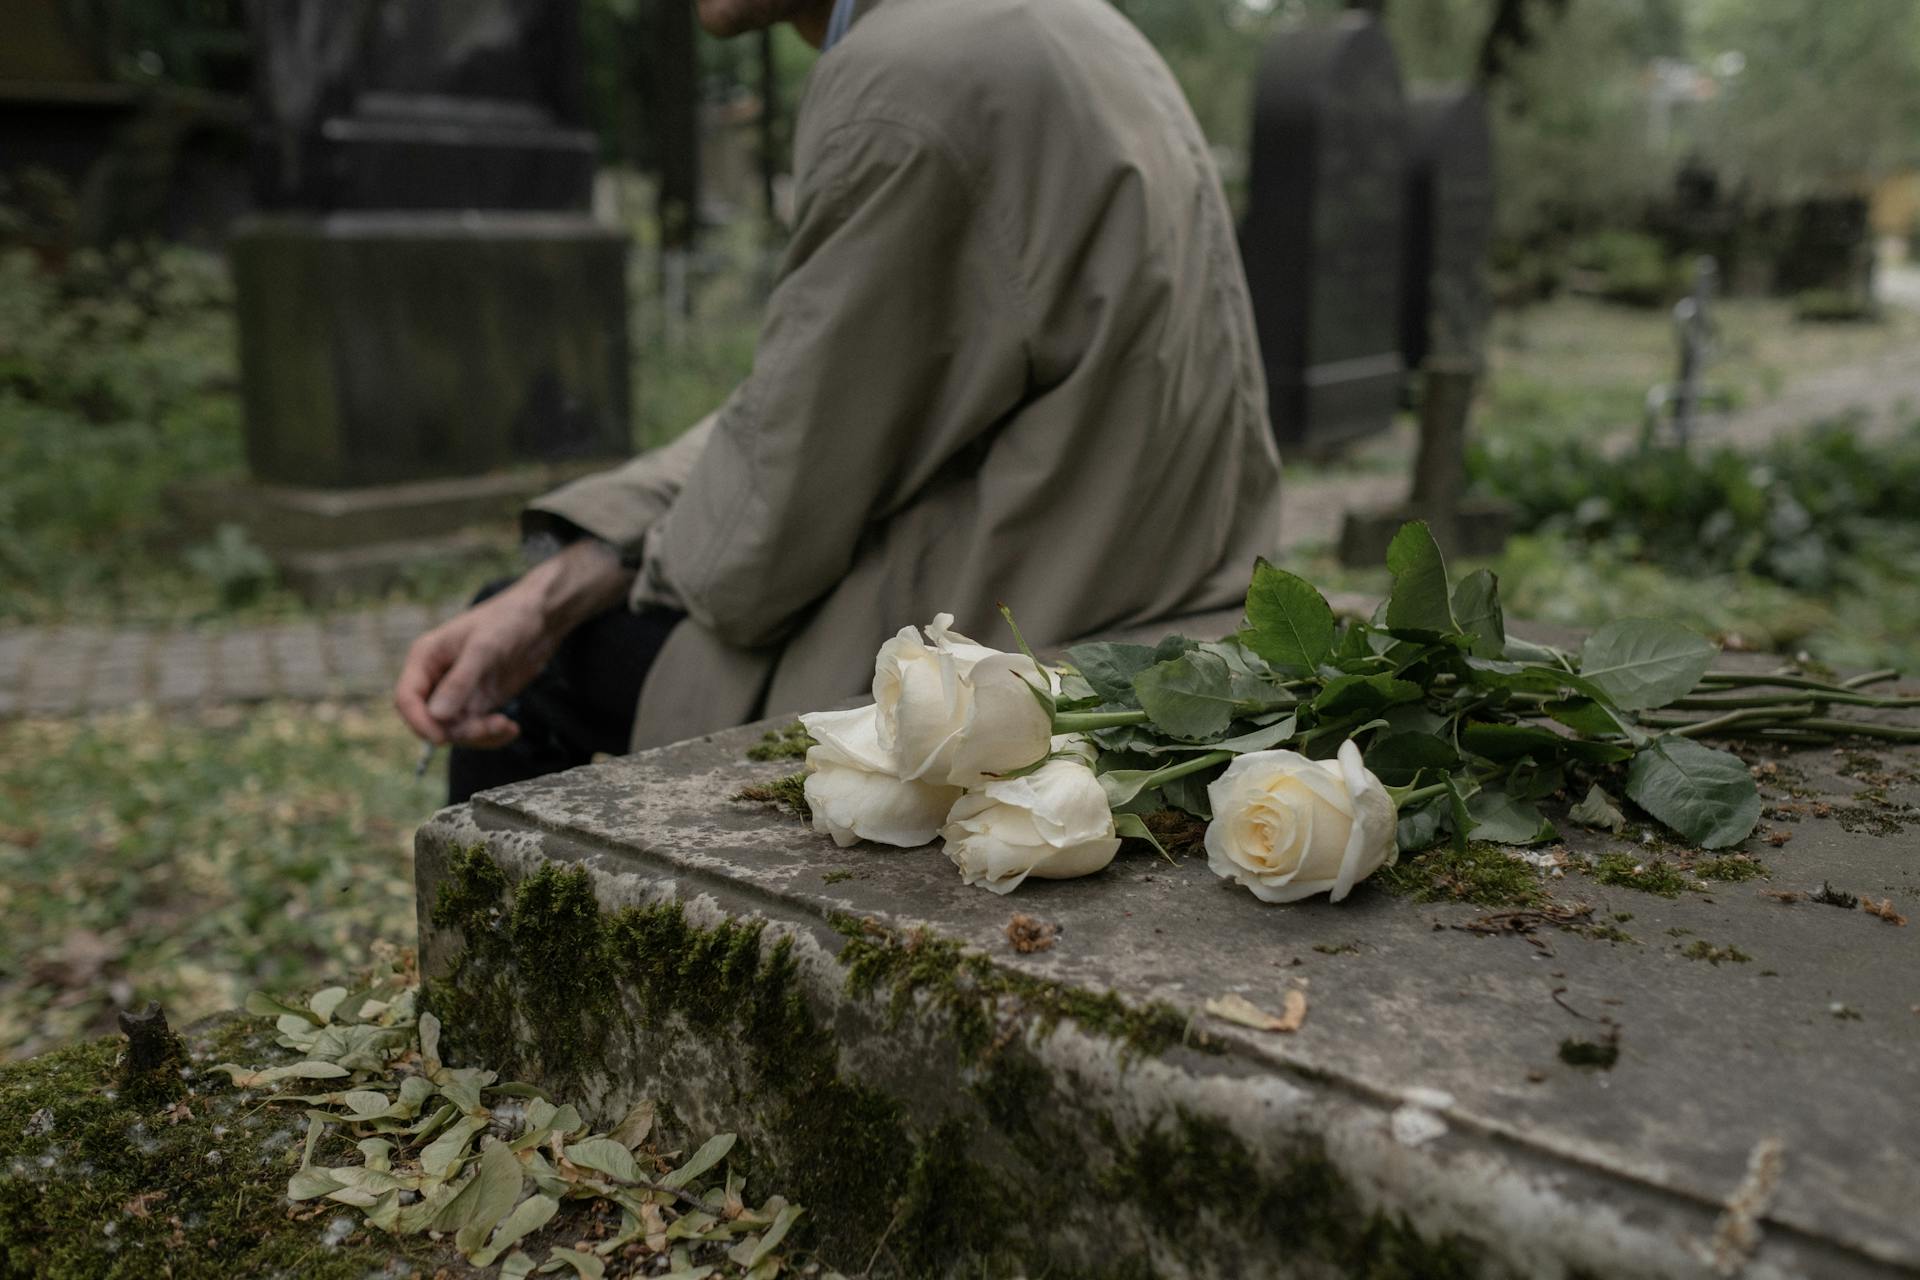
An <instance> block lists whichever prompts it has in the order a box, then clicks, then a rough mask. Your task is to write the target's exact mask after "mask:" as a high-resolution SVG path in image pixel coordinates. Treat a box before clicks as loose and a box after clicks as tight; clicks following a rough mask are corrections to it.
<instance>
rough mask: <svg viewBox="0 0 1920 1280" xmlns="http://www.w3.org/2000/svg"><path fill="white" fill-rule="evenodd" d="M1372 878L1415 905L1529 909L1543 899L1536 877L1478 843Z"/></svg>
mask: <svg viewBox="0 0 1920 1280" xmlns="http://www.w3.org/2000/svg"><path fill="white" fill-rule="evenodd" d="M1374 879H1375V880H1376V881H1377V882H1378V883H1379V884H1380V885H1381V887H1383V888H1385V889H1387V890H1389V891H1390V892H1394V893H1402V894H1406V895H1407V896H1409V897H1411V898H1413V900H1414V901H1416V902H1472V903H1477V904H1479V905H1480V906H1483V907H1531V906H1537V905H1539V904H1540V903H1542V902H1545V901H1547V900H1548V894H1547V891H1546V890H1545V889H1544V888H1543V887H1541V884H1540V877H1539V875H1538V874H1536V873H1535V871H1534V869H1533V868H1532V867H1531V866H1529V865H1528V864H1527V863H1526V862H1524V861H1522V860H1521V859H1519V858H1516V857H1514V856H1513V854H1512V853H1510V852H1508V851H1507V850H1506V849H1505V848H1504V847H1502V846H1500V845H1497V844H1490V843H1488V842H1486V841H1483V840H1475V841H1472V842H1471V843H1469V844H1468V845H1467V847H1466V850H1465V851H1464V852H1462V851H1459V850H1456V849H1454V848H1452V847H1451V846H1444V845H1443V846H1441V847H1439V848H1436V849H1432V850H1430V851H1428V852H1426V853H1423V854H1421V855H1419V856H1418V857H1414V858H1406V859H1403V860H1401V861H1400V862H1398V863H1395V864H1394V865H1393V866H1391V867H1382V868H1381V869H1380V870H1379V871H1378V872H1376V873H1375V875H1374Z"/></svg>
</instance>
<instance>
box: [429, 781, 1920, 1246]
mask: <svg viewBox="0 0 1920 1280" xmlns="http://www.w3.org/2000/svg"><path fill="white" fill-rule="evenodd" d="M482 804H483V805H484V801H483V802H482ZM485 821H486V826H485V827H482V826H481V825H480V824H479V823H477V822H476V821H475V818H474V814H473V812H472V811H471V810H470V809H467V808H458V809H451V810H447V811H444V812H443V813H442V814H440V815H438V816H437V817H436V818H435V819H434V821H433V822H432V823H430V824H429V825H428V826H427V827H425V828H423V829H422V831H421V833H420V837H419V846H420V857H419V859H418V864H417V865H418V867H419V875H420V882H419V888H420V911H421V943H422V967H423V973H424V974H425V975H426V976H428V977H429V978H431V977H434V976H438V975H441V974H444V973H445V972H446V971H447V970H448V968H449V967H450V965H451V964H452V962H453V959H454V951H453V950H452V949H451V948H455V947H457V945H458V944H457V942H456V941H455V940H453V939H451V938H449V937H447V936H446V935H445V933H444V932H442V931H438V930H436V929H435V928H434V927H433V926H432V924H431V921H430V919H429V914H430V911H431V904H432V902H433V900H434V896H435V894H436V892H437V889H438V878H439V876H440V874H441V872H442V870H443V868H444V863H445V858H446V857H447V856H448V855H449V854H450V853H451V852H452V851H455V850H460V849H464V848H470V847H474V846H485V848H486V849H487V851H488V853H489V855H490V857H491V858H492V859H493V861H494V862H495V863H497V864H498V865H499V866H500V867H501V868H502V869H503V870H504V871H505V872H506V873H507V877H508V879H509V880H511V881H514V882H518V881H520V880H522V879H524V878H525V877H527V876H529V875H532V874H533V873H534V872H535V871H537V870H538V869H539V868H540V867H542V866H547V865H553V864H561V865H565V864H577V865H579V866H581V867H584V868H585V869H586V871H587V873H588V875H589V877H590V879H591V883H592V887H593V893H594V897H595V900H596V901H597V903H598V905H599V907H600V909H601V910H602V911H617V910H620V909H622V908H625V907H630V906H639V905H645V904H649V903H657V902H660V901H662V900H666V899H674V900H678V901H679V902H681V903H682V904H683V905H684V906H685V907H686V908H687V911H688V914H689V917H690V918H691V919H693V920H694V921H695V922H696V923H699V924H701V925H703V926H705V927H711V926H713V925H717V924H719V923H721V922H722V921H725V920H729V919H731V920H742V919H755V920H762V921H766V922H768V925H769V937H773V936H780V937H788V938H791V939H793V942H794V955H795V957H796V959H797V961H798V967H799V970H800V972H801V974H802V975H803V976H804V980H805V985H806V987H807V996H808V999H809V1001H810V1002H811V1003H812V1004H814V1006H815V1007H816V1008H817V1009H820V1010H822V1011H824V1016H823V1018H822V1021H823V1022H824V1023H826V1024H827V1025H830V1026H834V1027H835V1029H836V1030H842V1029H843V1024H844V1022H845V1021H846V1015H847V1014H848V1012H849V1010H850V1008H851V1007H852V1006H854V1005H859V1004H865V1005H869V1006H874V1007H873V1008H869V1009H867V1010H865V1011H864V1014H865V1016H864V1020H865V1021H866V1022H867V1023H869V1024H870V1026H872V1027H876V1028H877V1027H878V1026H880V1025H881V1024H882V1023H883V1021H884V1018H883V1014H882V1011H881V1010H880V1009H879V1008H878V1006H880V1005H883V1004H884V1003H885V1001H884V999H883V998H882V997H880V996H874V997H866V998H864V999H863V998H858V997H853V996H850V995H849V994H848V991H847V976H848V973H847V969H846V967H845V966H844V965H843V964H842V963H841V960H840V958H839V956H840V952H841V950H842V949H843V947H844V945H845V940H844V939H843V938H842V937H841V936H840V935H839V934H838V933H837V932H835V930H834V929H833V928H832V925H831V923H830V922H829V921H828V920H827V919H825V918H824V917H823V916H822V915H821V914H820V913H819V911H818V910H817V909H816V908H810V907H808V906H805V905H803V904H799V903H795V902H791V901H788V900H786V899H783V898H781V897H780V896H779V895H777V894H773V893H768V892H766V891H764V890H759V891H756V890H754V889H752V888H749V887H746V886H743V885H742V884H740V883H739V882H735V881H730V880H728V879H726V878H724V877H722V876H719V875H715V874H710V873H703V872H701V871H700V870H699V869H697V868H690V867H688V866H686V865H684V864H682V863H678V862H675V861H672V860H670V859H668V858H666V857H656V856H649V854H648V853H647V852H646V851H645V850H634V849H628V848H625V847H621V848H618V849H615V848H612V847H609V846H606V845H603V844H601V843H600V842H597V841H593V840H591V839H588V838H583V837H581V836H579V835H578V834H576V833H569V832H560V831H553V830H537V829H532V828H530V827H528V826H527V824H526V822H525V820H524V819H523V818H518V817H517V815H514V814H513V813H512V812H511V811H508V810H501V809H490V811H488V812H487V813H486V814H485ZM885 923H886V924H888V925H889V926H890V927H894V928H911V927H912V926H913V925H914V924H915V923H916V922H914V921H908V920H888V921H886V922H885ZM854 1012H855V1013H856V1014H858V1013H859V1012H860V1011H858V1010H854ZM913 1016H914V1019H915V1020H916V1021H919V1022H922V1023H931V1022H934V1021H937V1020H938V1017H939V1014H938V1013H937V1011H935V1010H932V1009H930V1008H929V1006H928V1002H927V1001H925V1000H924V999H916V1002H915V1005H914V1009H913ZM856 1020H858V1019H856ZM889 1038H891V1039H893V1040H894V1041H895V1042H896V1043H897V1041H898V1037H886V1036H881V1037H879V1039H881V1040H886V1039H889ZM939 1038H940V1034H939V1029H938V1028H936V1027H932V1026H930V1025H928V1026H923V1027H922V1028H921V1029H920V1036H919V1042H920V1044H921V1047H922V1049H926V1048H928V1047H930V1046H931V1044H932V1042H933V1041H935V1040H937V1039H939ZM840 1040H841V1043H840V1046H839V1050H838V1051H839V1053H840V1055H841V1058H842V1061H843V1069H845V1070H847V1071H849V1072H851V1073H852V1074H854V1075H855V1076H859V1077H862V1078H872V1079H875V1080H879V1079H882V1078H885V1077H886V1076H888V1075H896V1076H897V1075H899V1074H901V1069H902V1068H901V1064H900V1063H898V1062H895V1063H892V1064H886V1063H882V1062H878V1061H865V1060H863V1059H866V1058H868V1057H870V1056H871V1055H870V1054H869V1052H868V1050H869V1048H870V1046H869V1045H868V1044H866V1043H864V1042H861V1041H860V1040H859V1038H858V1037H851V1038H850V1037H847V1036H845V1035H842V1036H841V1037H840ZM1023 1043H1024V1045H1025V1047H1026V1048H1027V1049H1028V1050H1030V1051H1031V1052H1032V1053H1033V1054H1034V1055H1035V1056H1036V1057H1037V1058H1038V1059H1039V1061H1040V1062H1041V1063H1042V1065H1043V1066H1044V1068H1045V1069H1046V1070H1047V1071H1048V1072H1050V1073H1053V1074H1054V1075H1056V1076H1059V1077H1061V1078H1068V1079H1072V1080H1073V1081H1074V1082H1075V1086H1076V1088H1078V1089H1080V1090H1082V1091H1083V1092H1085V1093H1087V1095H1088V1097H1089V1098H1090V1100H1092V1101H1093V1102H1094V1103H1095V1104H1096V1105H1098V1106H1099V1107H1100V1108H1102V1109H1103V1110H1104V1112H1105V1113H1106V1114H1107V1115H1109V1116H1111V1117H1113V1119H1114V1120H1115V1122H1116V1123H1117V1124H1118V1125H1119V1127H1120V1132H1122V1133H1125V1134H1129V1135H1130V1136H1133V1137H1137V1136H1138V1135H1140V1134H1141V1133H1144V1132H1147V1131H1149V1130H1152V1129H1154V1128H1155V1127H1156V1126H1158V1125H1160V1124H1163V1123H1171V1122H1178V1121H1179V1120H1180V1119H1181V1118H1184V1117H1204V1118H1206V1119H1208V1120H1210V1121H1213V1122H1215V1123H1217V1124H1219V1125H1222V1126H1224V1127H1225V1128H1226V1129H1227V1130H1228V1131H1230V1132H1232V1133H1233V1134H1235V1135H1237V1136H1238V1137H1239V1138H1240V1139H1241V1140H1242V1141H1243V1142H1244V1143H1245V1144H1246V1146H1247V1147H1248V1148H1249V1149H1250V1150H1252V1151H1254V1152H1256V1153H1260V1154H1261V1155H1263V1156H1265V1155H1268V1154H1270V1153H1272V1152H1277V1151H1286V1150H1289V1149H1291V1148H1293V1147H1297V1145H1298V1143H1299V1141H1300V1139H1301V1137H1302V1136H1303V1135H1305V1136H1308V1137H1311V1138H1313V1139H1315V1140H1317V1141H1318V1142H1320V1143H1322V1144H1323V1145H1324V1148H1325V1151H1326V1153H1327V1155H1328V1157H1329V1158H1330V1159H1331V1161H1332V1163H1333V1164H1334V1166H1335V1167H1336V1168H1337V1169H1338V1171H1339V1172H1340V1174H1341V1175H1342V1176H1343V1177H1344V1178H1345V1179H1346V1181H1347V1182H1348V1183H1349V1184H1350V1185H1351V1186H1352V1188H1353V1189H1354V1191H1355V1193H1356V1194H1357V1196H1358V1198H1359V1200H1360V1202H1361V1204H1362V1205H1363V1206H1364V1207H1365V1208H1366V1209H1367V1210H1368V1211H1370V1212H1372V1211H1378V1212H1383V1213H1387V1214H1390V1215H1395V1216H1397V1217H1398V1218H1399V1219H1400V1220H1401V1221H1403V1222H1404V1223H1405V1224H1406V1225H1407V1226H1408V1227H1409V1228H1411V1230H1412V1231H1413V1232H1415V1233H1417V1234H1418V1236H1419V1237H1420V1238H1422V1239H1423V1240H1427V1241H1446V1240H1458V1241H1464V1242H1469V1243H1470V1244H1471V1245H1472V1246H1473V1250H1474V1254H1475V1256H1476V1259H1477V1265H1476V1268H1475V1269H1476V1270H1477V1271H1478V1272H1480V1273H1483V1274H1501V1273H1512V1274H1519V1275H1528V1276H1533V1275H1540V1276H1552V1275H1621V1276H1626V1275H1632V1276H1706V1275H1710V1274H1712V1270H1711V1268H1710V1266H1709V1265H1708V1262H1707V1260H1706V1254H1705V1248H1706V1245H1707V1242H1708V1241H1710V1240H1711V1238H1712V1235H1713V1232H1714V1229H1715V1225H1716V1222H1717V1220H1718V1219H1719V1216H1720V1210H1721V1206H1719V1205H1715V1204H1709V1203H1701V1202H1697V1201H1689V1200H1685V1199H1682V1198H1679V1197H1676V1196H1674V1195H1673V1194H1672V1193H1671V1192H1668V1191H1665V1190H1662V1189H1658V1188H1654V1187H1651V1186H1648V1185H1646V1184H1644V1183H1641V1182H1639V1181H1637V1180H1635V1179H1633V1178H1631V1177H1630V1176H1625V1175H1623V1174H1621V1173H1620V1172H1619V1171H1617V1170H1611V1169H1605V1168H1597V1167H1593V1166H1591V1165H1587V1164H1584V1163H1582V1162H1580V1161H1579V1160H1578V1159H1577V1157H1573V1158H1569V1157H1568V1156H1567V1155H1566V1154H1565V1153H1560V1152H1551V1151H1544V1150H1542V1149H1540V1148H1539V1147H1538V1146H1537V1145H1535V1144H1531V1143H1528V1142H1526V1141H1524V1140H1522V1139H1519V1138H1517V1137H1516V1136H1515V1135H1513V1134H1510V1133H1504V1132H1499V1131H1487V1130H1478V1129H1475V1128H1472V1127H1469V1126H1465V1125H1460V1124H1457V1123H1456V1124H1453V1125H1451V1126H1450V1131H1449V1132H1448V1133H1446V1134H1445V1135H1443V1136H1442V1137H1440V1138H1438V1139H1436V1140H1434V1141H1432V1142H1431V1143H1428V1144H1425V1145H1420V1146H1408V1145H1404V1144H1402V1143H1401V1142H1399V1141H1397V1140H1396V1139H1395V1138H1394V1137H1393V1136H1392V1125H1391V1114H1392V1112H1393V1110H1394V1109H1395V1107H1396V1106H1397V1105H1398V1104H1399V1102H1400V1100H1399V1099H1394V1098H1383V1097H1381V1096H1379V1095H1378V1094H1377V1093H1376V1092H1375V1091H1372V1090H1368V1089H1365V1088H1364V1087H1360V1086H1356V1085H1354V1084H1352V1083H1351V1082H1346V1081H1342V1080H1339V1079H1335V1078H1331V1077H1320V1078H1308V1077H1307V1076H1305V1075H1303V1074H1300V1073H1293V1072H1288V1073H1285V1074H1282V1073H1280V1072H1277V1071H1276V1070H1275V1068H1274V1066H1273V1064H1272V1062H1271V1061H1269V1060H1261V1059H1258V1058H1257V1057H1256V1056H1255V1055H1253V1054H1251V1053H1246V1052H1236V1050H1235V1046H1234V1044H1233V1042H1232V1038H1231V1037H1229V1038H1227V1045H1226V1050H1227V1051H1226V1052H1225V1053H1223V1054H1220V1055H1209V1054H1202V1053H1199V1052H1195V1051H1193V1050H1189V1049H1181V1048H1176V1049H1173V1050H1171V1051H1168V1052H1166V1053H1165V1054H1162V1055H1160V1056H1157V1057H1145V1058H1143V1057H1136V1056H1130V1055H1129V1054H1127V1053H1126V1052H1125V1050H1124V1048H1123V1047H1122V1046H1121V1045H1119V1044H1117V1043H1116V1042H1115V1041H1114V1040H1112V1039H1109V1038H1106V1037H1102V1036H1096V1035H1089V1034H1086V1033H1085V1032H1084V1031H1083V1030H1082V1029H1081V1028H1080V1027H1078V1026H1076V1025H1075V1024H1073V1023H1071V1022H1067V1023H1063V1024H1062V1025H1061V1026H1060V1027H1059V1028H1058V1029H1057V1030H1055V1031H1054V1032H1052V1033H1051V1034H1050V1035H1045V1036H1038V1035H1035V1034H1033V1033H1032V1029H1031V1028H1030V1027H1029V1028H1028V1029H1027V1031H1026V1034H1025V1037H1024V1041H1023ZM950 1061H952V1059H951V1057H948V1058H932V1057H927V1056H924V1055H923V1056H922V1059H921V1062H920V1065H921V1067H922V1068H923V1070H922V1071H921V1073H920V1075H921V1078H920V1079H919V1080H918V1081H913V1082H911V1083H910V1084H908V1085H907V1086H906V1087H904V1088H903V1089H902V1090H901V1092H900V1097H901V1098H902V1100H903V1101H905V1102H907V1103H909V1104H914V1103H916V1102H924V1101H925V1100H926V1089H925V1085H926V1083H927V1081H926V1079H925V1075H924V1068H925V1066H926V1064H927V1063H928V1062H935V1063H942V1062H950ZM955 1070H956V1071H957V1070H958V1068H957V1067H956V1068H955ZM908 1074H909V1075H911V1074H912V1073H911V1071H909V1072H908ZM636 1083H644V1082H635V1081H628V1080H620V1079H614V1078H603V1079H600V1080H596V1081H594V1082H592V1084H591V1086H590V1088H589V1090H588V1094H589V1096H588V1099H587V1100H588V1103H589V1104H590V1105H591V1106H593V1107H595V1108H597V1110H598V1112H599V1114H600V1115H601V1116H602V1117H603V1118H610V1117H611V1116H612V1114H613V1113H615V1112H617V1111H618V1110H619V1109H620V1108H623V1107H624V1106H626V1105H628V1104H630V1103H631V1102H632V1101H634V1100H636V1099H637V1096H639V1094H637V1093H636V1092H635V1089H634V1086H635V1085H636ZM915 1086H917V1087H915ZM950 1092H951V1094H952V1095H953V1096H955V1097H958V1096H961V1095H962V1094H963V1092H964V1090H963V1087H962V1084H961V1082H960V1080H959V1079H958V1077H957V1076H956V1078H955V1080H954V1081H953V1082H952V1088H951V1090H950ZM921 1109H924V1108H921ZM707 1119H709V1120H710V1121H711V1122H712V1123H715V1124H724V1125H726V1126H727V1127H739V1126H738V1124H737V1122H736V1120H735V1119H734V1118H730V1117H727V1116H725V1115H713V1116H710V1117H707ZM932 1124H933V1120H932V1119H931V1118H929V1119H928V1127H929V1129H931V1127H932ZM1089 1190H1090V1191H1091V1188H1089ZM1228 1221H1230V1215H1229V1217H1228ZM1187 1243H1189V1244H1190V1243H1191V1242H1187ZM1145 1247H1146V1248H1147V1250H1148V1251H1149V1252H1150V1253H1151V1254H1152V1255H1153V1256H1154V1259H1155V1266H1156V1269H1159V1268H1160V1267H1161V1266H1162V1265H1164V1264H1168V1263H1171V1262H1172V1261H1173V1259H1172V1258H1170V1257H1167V1256H1164V1255H1165V1253H1166V1250H1167V1249H1169V1248H1170V1247H1172V1246H1171V1245H1170V1243H1169V1242H1167V1241H1164V1240H1156V1241H1148V1242H1146V1246H1145ZM1219 1261H1222V1262H1225V1261H1226V1259H1225V1258H1224V1257H1223V1258H1222V1259H1220V1260H1219ZM1270 1261H1271V1262H1272V1263H1273V1264H1274V1265H1275V1266H1285V1265H1286V1264H1285V1262H1284V1260H1282V1259H1270ZM1181 1270H1183V1271H1184V1272H1185V1273H1188V1274H1207V1273H1212V1272H1213V1270H1214V1269H1213V1267H1212V1266H1199V1267H1194V1266H1192V1264H1191V1261H1190V1260H1189V1262H1188V1263H1187V1265H1186V1266H1184V1267H1182V1268H1181ZM1218 1273H1221V1274H1227V1273H1230V1271H1223V1272H1218ZM1309 1273H1310V1272H1309ZM1742 1274H1744V1275H1747V1276H1752V1277H1773V1276H1796V1275H1800V1276H1804V1275H1822V1276H1827V1275H1875V1274H1881V1275H1885V1274H1912V1273H1911V1271H1909V1270H1908V1269H1906V1268H1904V1267H1903V1266H1902V1265H1901V1264H1900V1263H1899V1262H1898V1261H1897V1260H1893V1259H1876V1258H1872V1257H1869V1256H1866V1255H1864V1254H1862V1253H1861V1252H1859V1251H1857V1250H1854V1249H1850V1248H1846V1247H1843V1246H1838V1245H1836V1244H1835V1243H1834V1242H1832V1241H1830V1240H1826V1239H1822V1238H1818V1237H1813V1236H1810V1235H1807V1234H1806V1233H1803V1232H1799V1231H1795V1230H1793V1229H1791V1228H1788V1227H1783V1226H1780V1225H1778V1224H1773V1223H1767V1224H1766V1229H1765V1232H1764V1238H1763V1241H1762V1243H1761V1246H1760V1248H1759V1250H1758V1253H1757V1255H1756V1256H1755V1257H1754V1258H1753V1260H1752V1261H1751V1262H1750V1263H1749V1264H1748V1265H1747V1266H1746V1268H1745V1269H1744V1271H1743V1272H1742Z"/></svg>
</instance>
